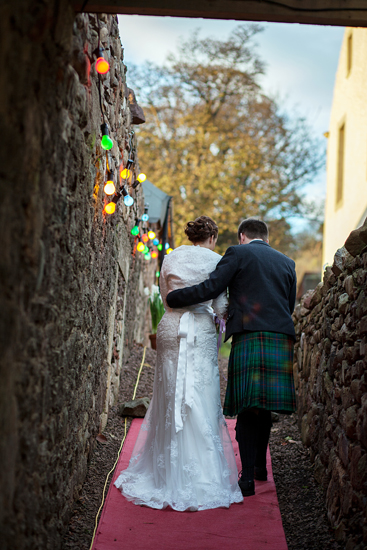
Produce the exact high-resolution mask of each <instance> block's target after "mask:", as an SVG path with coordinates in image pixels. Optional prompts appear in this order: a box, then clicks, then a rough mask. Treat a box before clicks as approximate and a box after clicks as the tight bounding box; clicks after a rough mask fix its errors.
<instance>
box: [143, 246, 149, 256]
mask: <svg viewBox="0 0 367 550" xmlns="http://www.w3.org/2000/svg"><path fill="white" fill-rule="evenodd" d="M148 252H149V247H148V246H147V245H145V248H144V254H148Z"/></svg>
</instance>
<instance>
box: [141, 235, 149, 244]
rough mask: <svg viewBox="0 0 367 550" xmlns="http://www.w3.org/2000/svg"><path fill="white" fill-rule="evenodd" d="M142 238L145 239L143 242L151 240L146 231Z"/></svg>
mask: <svg viewBox="0 0 367 550" xmlns="http://www.w3.org/2000/svg"><path fill="white" fill-rule="evenodd" d="M141 240H142V241H143V243H147V242H148V241H149V237H148V235H147V234H146V233H143V234H142V236H141Z"/></svg>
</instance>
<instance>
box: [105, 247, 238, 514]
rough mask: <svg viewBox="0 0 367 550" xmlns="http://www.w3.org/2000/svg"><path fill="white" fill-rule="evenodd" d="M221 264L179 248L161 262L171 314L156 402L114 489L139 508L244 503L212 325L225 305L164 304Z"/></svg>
mask: <svg viewBox="0 0 367 550" xmlns="http://www.w3.org/2000/svg"><path fill="white" fill-rule="evenodd" d="M220 259H221V256H219V255H218V254H216V253H215V252H212V251H211V250H209V249H207V248H204V247H200V246H180V247H179V248H177V249H176V250H174V251H173V252H171V254H169V255H168V256H166V257H165V259H164V262H163V266H162V271H161V277H160V288H161V295H162V298H163V302H164V306H165V308H166V312H165V314H164V316H163V318H162V320H161V322H160V323H159V326H158V332H157V362H156V370H155V378H154V389H153V397H152V401H151V403H150V406H149V409H148V411H147V414H146V416H145V419H144V421H143V424H142V426H141V429H140V432H139V434H138V437H137V441H136V443H135V447H134V450H133V454H132V457H131V460H130V463H129V466H128V468H127V469H126V470H124V471H122V472H121V474H120V476H119V477H118V478H117V480H116V481H115V486H116V487H117V488H119V489H120V490H121V492H122V494H123V495H124V496H125V497H126V498H127V499H129V500H131V501H133V502H134V503H135V504H140V505H146V506H150V507H151V508H158V509H162V508H165V507H166V506H171V507H172V508H173V509H174V510H179V511H184V510H192V511H194V510H206V509H209V508H217V507H221V506H224V507H229V506H230V505H231V504H232V503H234V502H242V500H243V497H242V494H241V491H240V490H239V487H238V484H237V477H238V475H237V468H236V463H235V457H234V452H233V448H232V444H231V440H230V437H229V433H228V429H227V425H226V423H225V420H224V417H223V414H222V407H221V402H220V393H219V392H220V390H219V371H218V360H217V346H216V338H215V334H216V333H215V325H214V322H213V309H214V311H215V312H216V314H217V315H218V316H219V317H222V316H223V315H224V313H225V311H226V307H227V298H226V296H225V295H224V294H222V295H221V296H219V297H218V298H217V299H216V300H213V301H210V302H206V303H203V304H198V305H196V306H190V307H188V308H187V309H184V310H178V309H170V308H169V307H168V306H167V302H166V296H167V292H168V290H175V289H177V288H182V287H185V286H191V285H194V284H197V283H200V282H201V281H203V280H205V279H206V278H208V276H209V274H210V273H211V272H212V271H213V270H214V269H215V267H216V265H217V263H218V262H219V260H220ZM211 306H212V307H211ZM212 308H213V309H212Z"/></svg>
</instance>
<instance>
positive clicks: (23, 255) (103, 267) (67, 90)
mask: <svg viewBox="0 0 367 550" xmlns="http://www.w3.org/2000/svg"><path fill="white" fill-rule="evenodd" d="M97 23H98V21H97V17H96V15H88V14H80V15H78V16H77V17H76V18H75V14H74V13H73V11H72V10H71V8H70V6H69V4H68V3H67V2H66V1H63V0H61V1H56V0H50V1H48V2H43V1H42V0H32V1H31V0H22V1H19V0H14V1H13V2H6V3H3V5H1V7H0V43H1V46H2V48H1V51H2V55H3V63H2V64H1V74H0V131H1V135H2V146H1V149H0V182H1V183H0V185H1V201H0V229H1V231H0V233H1V237H2V241H1V254H0V281H1V303H0V322H1V327H0V329H1V330H0V334H1V337H0V338H1V339H0V381H1V383H0V464H1V468H0V495H1V496H0V524H1V530H0V547H1V549H2V550H14V549H15V548H16V549H17V550H22V549H33V548H35V549H37V550H39V549H41V548H42V549H52V550H57V549H58V548H60V544H61V543H60V541H61V536H62V530H63V526H64V525H65V522H66V521H67V520H68V517H69V512H70V508H71V505H72V502H73V499H74V498H75V497H77V495H78V492H79V490H80V487H81V484H82V482H83V479H84V477H85V472H86V467H87V461H88V457H89V456H90V453H91V451H92V448H93V445H94V441H95V436H96V435H97V434H98V432H99V430H101V429H102V428H103V425H104V423H105V422H106V419H107V413H108V407H109V405H110V404H111V403H113V400H114V396H115V395H116V394H117V390H118V385H119V372H120V368H121V364H122V361H123V357H124V356H126V354H127V353H128V349H129V346H130V344H131V343H132V340H133V338H135V339H141V338H142V337H143V323H144V318H145V307H146V298H145V297H144V296H143V293H142V290H143V288H144V286H146V285H149V284H151V283H152V282H153V280H151V281H149V276H148V275H149V274H148V272H147V265H145V264H146V262H145V261H144V260H143V262H144V265H143V264H142V260H141V259H140V258H139V257H137V256H135V255H134V249H133V244H134V243H133V240H132V239H133V238H132V236H131V235H130V228H131V227H132V225H134V221H135V217H136V216H137V217H140V214H141V213H142V211H143V206H144V197H143V194H142V190H141V189H140V188H139V187H138V188H137V191H136V193H135V192H134V193H133V195H134V196H135V204H134V206H133V207H130V208H127V207H125V205H124V204H123V201H122V200H121V201H120V202H119V203H118V205H117V208H116V212H115V214H114V215H112V216H108V215H106V214H105V213H103V205H104V202H105V200H106V199H105V195H104V192H103V183H104V176H105V170H106V153H105V152H104V151H103V150H102V149H101V147H100V139H101V131H100V125H101V122H102V118H101V111H100V105H99V97H98V79H97V74H96V72H95V69H94V65H93V63H94V60H95V57H94V55H93V52H94V50H95V48H96V46H97V30H98V24H97ZM99 23H100V29H101V39H102V45H103V46H104V47H105V55H106V57H107V58H108V59H109V61H110V63H111V70H110V72H109V73H108V74H107V75H106V76H104V77H103V78H102V85H101V93H102V104H103V108H104V110H105V116H106V121H107V122H108V124H109V127H110V130H111V137H112V138H113V140H114V143H115V145H114V147H113V149H112V150H111V158H110V163H111V165H112V166H113V167H114V168H115V169H117V168H118V167H119V166H120V164H121V162H126V160H127V158H128V155H131V149H133V148H135V145H136V144H135V141H134V137H132V136H131V134H130V132H131V129H132V127H131V121H130V112H129V107H128V106H127V104H126V99H125V72H126V68H125V66H124V64H123V50H122V47H121V42H120V38H119V35H118V26H117V19H116V17H114V16H106V15H100V16H99ZM131 84H132V85H133V83H131ZM131 137H132V140H131ZM129 149H130V150H129ZM136 158H137V157H136ZM153 269H154V268H153ZM144 279H145V280H144Z"/></svg>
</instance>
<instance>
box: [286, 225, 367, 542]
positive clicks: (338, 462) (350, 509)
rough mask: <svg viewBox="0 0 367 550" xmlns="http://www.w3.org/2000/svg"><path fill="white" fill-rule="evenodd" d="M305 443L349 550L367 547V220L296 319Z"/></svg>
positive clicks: (334, 522)
mask: <svg viewBox="0 0 367 550" xmlns="http://www.w3.org/2000/svg"><path fill="white" fill-rule="evenodd" d="M294 321H295V327H296V334H297V343H296V346H295V365H294V370H295V378H296V382H297V394H298V415H299V423H300V429H301V432H302V440H303V443H304V444H305V445H307V446H309V447H311V456H312V459H313V461H314V465H315V475H316V479H317V480H318V481H319V482H320V484H322V486H323V488H324V490H325V495H326V505H327V510H328V517H329V520H330V522H331V525H332V526H333V527H334V529H335V535H336V538H337V539H338V540H342V541H345V548H346V550H363V549H365V548H366V547H367V363H366V350H367V219H366V221H365V223H364V225H363V226H362V227H361V228H359V229H356V230H355V231H352V233H351V234H350V236H349V237H348V239H347V240H346V242H345V245H344V247H343V248H341V249H339V250H338V251H337V253H336V254H335V258H334V263H333V266H332V267H327V268H326V270H325V273H324V279H323V282H321V283H319V285H318V286H317V287H316V289H315V290H314V291H309V292H308V293H306V294H305V295H304V296H303V298H302V300H301V303H300V305H298V306H297V308H296V310H295V313H294Z"/></svg>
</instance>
